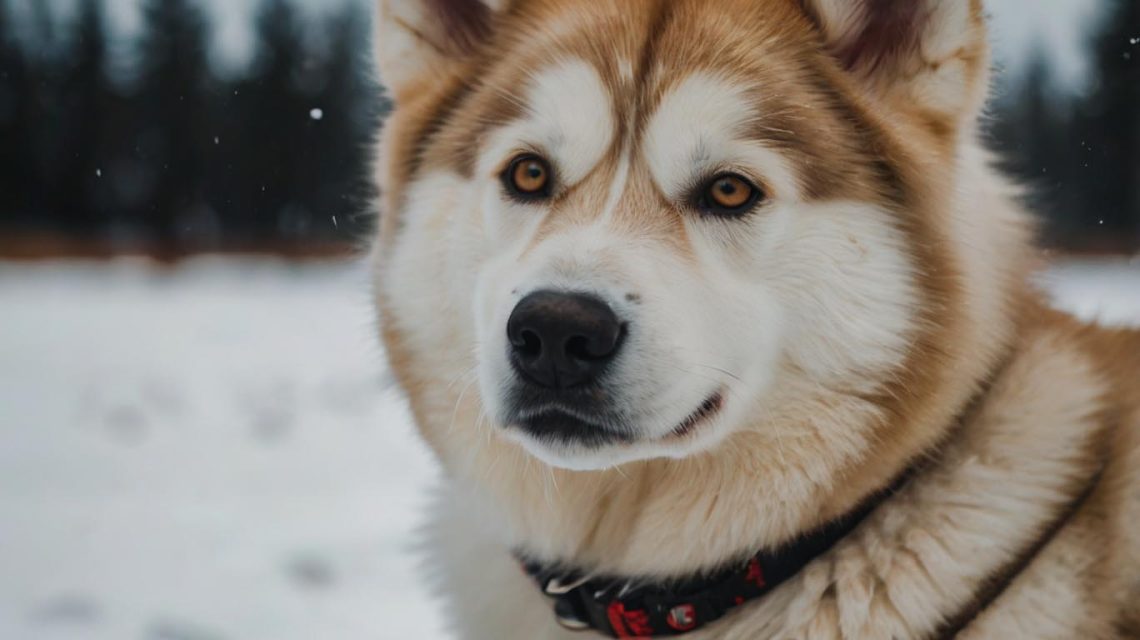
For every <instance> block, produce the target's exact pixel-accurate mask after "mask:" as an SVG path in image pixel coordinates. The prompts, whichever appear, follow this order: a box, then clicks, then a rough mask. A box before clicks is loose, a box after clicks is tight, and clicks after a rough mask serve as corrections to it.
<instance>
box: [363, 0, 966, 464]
mask: <svg viewBox="0 0 1140 640" xmlns="http://www.w3.org/2000/svg"><path fill="white" fill-rule="evenodd" d="M980 4H981V3H980V0H672V1H661V0H514V1H500V2H479V1H477V0H382V1H381V5H380V11H379V21H378V25H379V27H378V35H377V50H378V56H379V61H380V70H381V75H382V79H383V80H384V81H385V82H386V84H387V85H388V86H389V88H390V90H391V92H392V94H393V95H394V97H395V102H396V105H397V110H396V113H395V115H394V117H393V118H392V119H391V120H390V122H389V124H388V125H387V130H386V132H385V140H384V161H383V163H382V168H381V173H382V175H381V183H382V185H383V187H384V189H385V198H386V200H385V212H384V216H385V219H384V221H383V224H382V239H381V241H380V245H379V246H380V247H381V249H380V253H381V256H382V257H381V260H380V267H379V268H380V274H379V280H380V287H379V293H380V299H381V306H382V307H383V308H384V310H385V316H386V317H385V330H386V331H387V332H388V337H389V341H388V342H389V347H390V349H391V350H392V352H393V358H394V359H396V360H397V365H398V369H399V368H402V369H403V372H402V376H403V380H404V383H405V385H406V386H408V387H409V388H411V389H412V390H413V394H414V395H415V394H419V395H421V396H423V397H422V398H420V400H421V402H420V404H421V407H432V406H434V409H427V408H421V410H422V411H429V410H434V411H436V414H437V417H436V418H434V419H430V418H429V419H426V420H421V422H424V421H426V422H429V423H432V422H435V423H442V424H436V426H434V427H433V426H430V425H429V426H427V427H426V428H428V429H434V430H435V433H433V434H430V435H429V439H432V440H433V441H437V442H438V441H441V440H444V439H447V438H448V437H450V435H449V433H448V432H447V430H448V429H453V430H454V429H476V428H478V425H477V424H476V423H477V422H478V421H477V420H467V421H466V423H467V424H463V423H464V421H463V420H459V421H458V422H457V421H456V416H455V412H457V411H459V410H460V409H459V406H460V403H461V402H463V398H464V395H466V394H472V395H477V397H478V400H479V405H480V410H481V411H482V412H483V414H484V418H485V419H486V420H485V422H486V423H488V424H489V425H490V428H491V429H493V430H495V431H497V432H498V434H499V436H501V437H505V438H508V439H511V440H514V441H516V442H518V443H520V444H521V445H522V446H523V447H524V448H525V449H526V450H528V451H529V452H530V453H531V454H533V455H534V456H537V457H538V458H540V459H542V460H544V461H546V462H548V463H550V464H553V465H555V466H559V467H567V468H573V469H595V468H601V467H607V466H611V465H616V464H621V463H624V462H628V461H631V460H638V459H646V458H658V457H672V458H680V457H685V456H689V455H691V454H693V453H695V452H698V451H703V450H708V449H711V448H714V447H716V446H718V445H719V444H720V443H722V442H724V440H725V438H726V436H729V435H730V434H733V433H736V432H740V431H742V430H747V429H758V428H760V429H762V428H764V427H763V426H757V425H763V424H764V423H766V422H767V421H769V420H779V419H781V418H787V417H788V416H792V415H794V412H795V410H796V405H797V403H801V402H806V401H807V399H809V398H810V399H811V402H814V403H815V405H814V406H815V407H816V408H817V409H818V410H822V411H824V412H827V411H835V412H842V411H845V410H847V409H846V407H847V406H848V402H850V403H851V406H858V407H863V406H864V405H867V406H873V407H874V408H875V411H878V418H881V421H883V422H886V421H887V420H888V419H889V417H888V414H890V413H891V412H892V411H901V410H902V405H903V404H905V403H907V402H909V401H911V400H913V399H914V398H913V397H912V395H914V396H915V397H917V395H920V394H922V393H925V391H924V390H925V389H927V388H928V387H930V386H931V385H934V384H936V380H935V376H933V375H926V374H924V373H923V370H924V367H934V366H935V363H936V362H939V363H941V364H944V363H945V359H944V358H943V357H942V356H943V355H944V353H945V349H944V348H942V346H940V345H939V344H938V341H939V340H943V339H949V336H950V335H951V334H950V332H952V331H958V332H959V334H960V332H961V329H962V322H961V321H962V318H960V317H959V316H958V315H956V312H955V311H953V310H952V309H951V307H952V306H953V304H954V297H955V295H957V293H959V289H960V281H961V279H962V278H963V277H964V272H965V271H969V269H971V268H972V267H968V266H964V265H963V261H964V260H966V259H967V257H966V256H965V255H964V253H963V252H964V251H967V250H966V249H961V248H960V246H959V244H961V242H960V240H959V239H958V238H957V235H958V231H959V229H956V228H955V225H957V224H958V222H955V221H954V219H953V215H952V213H951V210H952V209H953V208H954V207H955V206H956V204H955V199H956V198H957V197H958V196H959V193H958V191H959V190H960V186H961V185H962V184H963V181H964V180H968V178H967V177H964V176H963V175H962V174H963V172H962V170H961V169H960V166H961V164H962V162H961V156H962V155H963V154H964V153H967V151H965V150H964V149H965V148H966V147H967V143H968V141H969V140H970V139H972V137H973V127H974V120H975V118H976V117H977V115H978V110H979V109H980V107H981V105H982V103H983V100H984V96H985V93H986V84H987V72H988V67H987V65H988V56H987V46H986V42H985V33H984V32H985V27H984V21H983V17H982V8H981V6H980ZM965 275H970V274H965ZM959 337H961V336H960V335H959ZM428 371H434V372H447V375H449V376H450V377H451V379H450V380H444V379H443V378H442V376H444V374H443V373H429V372H428ZM466 372H472V375H473V376H474V380H471V381H470V382H471V383H472V384H471V385H467V382H468V381H467V380H465V379H464V375H465V373H466ZM468 386H473V387H474V389H475V391H471V390H468V388H467V387H468ZM460 390H462V392H463V393H462V394H460V393H459V392H460ZM821 394H824V395H821ZM824 397H826V398H831V399H832V400H821V398H824ZM858 410H862V409H858ZM448 416H450V423H448V422H449V421H448ZM421 418H423V416H421ZM832 435H833V436H834V437H835V438H836V439H837V440H836V441H837V442H838V443H839V444H837V445H836V446H851V447H855V446H856V445H855V444H853V443H855V442H856V441H869V440H872V439H874V436H873V435H870V434H866V433H864V434H850V433H848V434H832Z"/></svg>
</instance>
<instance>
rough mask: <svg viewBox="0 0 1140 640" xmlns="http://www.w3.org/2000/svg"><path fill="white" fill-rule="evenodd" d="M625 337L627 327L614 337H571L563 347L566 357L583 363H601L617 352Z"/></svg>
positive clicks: (622, 328)
mask: <svg viewBox="0 0 1140 640" xmlns="http://www.w3.org/2000/svg"><path fill="white" fill-rule="evenodd" d="M624 335H625V327H624V326H623V327H621V329H620V330H619V331H618V332H617V333H615V334H613V335H598V336H594V337H588V336H582V335H576V336H572V337H570V339H568V340H567V341H566V343H565V346H564V347H563V348H564V350H565V352H566V355H568V356H570V357H571V358H574V359H575V360H581V361H583V362H601V361H604V360H608V359H609V358H610V357H612V356H613V354H614V351H616V350H617V347H618V344H619V343H620V342H621V340H622V337H623V336H624Z"/></svg>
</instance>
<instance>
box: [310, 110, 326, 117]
mask: <svg viewBox="0 0 1140 640" xmlns="http://www.w3.org/2000/svg"><path fill="white" fill-rule="evenodd" d="M309 117H310V118H312V119H313V120H323V119H324V117H325V111H324V109H313V110H312V111H310V112H309Z"/></svg>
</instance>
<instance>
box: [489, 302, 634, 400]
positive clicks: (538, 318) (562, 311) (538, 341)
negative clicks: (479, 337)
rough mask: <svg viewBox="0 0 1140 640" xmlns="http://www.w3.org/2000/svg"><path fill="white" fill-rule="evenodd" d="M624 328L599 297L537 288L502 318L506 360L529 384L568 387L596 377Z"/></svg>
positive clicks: (611, 358) (612, 352)
mask: <svg viewBox="0 0 1140 640" xmlns="http://www.w3.org/2000/svg"><path fill="white" fill-rule="evenodd" d="M625 333H626V326H625V325H624V324H622V322H621V321H620V320H619V319H618V317H617V315H616V314H614V312H613V310H612V309H611V308H610V307H609V305H607V304H606V303H605V302H604V301H602V300H600V299H598V298H596V297H593V296H589V295H585V294H574V293H559V292H553V291H539V292H536V293H532V294H530V295H528V296H527V297H526V298H524V299H523V300H522V301H521V302H519V304H518V305H517V306H516V307H515V309H514V311H512V312H511V317H510V318H509V319H508V321H507V336H508V340H509V342H510V354H509V358H510V362H511V366H512V367H513V368H514V369H515V371H516V372H517V373H519V374H521V375H522V376H523V378H524V379H525V380H527V381H528V382H530V383H532V384H536V385H539V386H542V387H547V388H551V389H569V388H571V387H575V386H580V385H582V384H585V383H587V382H591V381H594V380H596V379H598V378H599V377H600V376H601V374H602V372H603V371H604V370H605V369H606V367H607V366H608V365H609V363H610V362H611V361H613V360H614V357H615V354H616V353H617V351H618V349H619V348H620V346H621V342H622V339H623V338H624V336H625Z"/></svg>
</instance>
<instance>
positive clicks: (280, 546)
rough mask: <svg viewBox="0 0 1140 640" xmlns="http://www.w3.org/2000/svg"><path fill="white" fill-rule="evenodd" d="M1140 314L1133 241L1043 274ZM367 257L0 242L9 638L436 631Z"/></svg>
mask: <svg viewBox="0 0 1140 640" xmlns="http://www.w3.org/2000/svg"><path fill="white" fill-rule="evenodd" d="M1046 279H1047V282H1048V285H1049V287H1050V288H1051V290H1053V291H1055V292H1056V293H1057V295H1058V296H1059V298H1060V303H1061V304H1062V305H1063V306H1066V307H1067V308H1072V309H1075V310H1077V311H1079V312H1080V313H1082V314H1083V315H1085V316H1086V317H1099V318H1102V319H1105V320H1107V321H1111V322H1140V262H1137V261H1135V260H1134V261H1132V262H1131V263H1127V262H1121V263H1116V264H1112V265H1106V264H1101V263H1070V264H1067V265H1065V266H1063V267H1058V268H1056V269H1054V270H1053V271H1051V272H1050V273H1049V274H1048V276H1047V278H1046ZM375 333H376V332H375V330H374V326H373V320H372V315H371V311H370V309H369V306H368V285H367V277H366V274H365V271H364V269H363V268H362V267H361V266H360V265H344V264H333V265H323V266H313V265H309V266H294V265H289V264H285V263H276V262H267V261H235V260H220V259H207V260H199V261H194V262H190V263H188V264H185V265H183V266H181V267H178V268H176V269H174V270H167V271H163V270H154V269H151V268H147V267H146V266H145V263H139V262H133V261H126V262H116V263H111V264H94V263H72V264H45V265H36V266H29V265H15V264H0V639H3V640H30V639H35V640H38V639H41V638H43V639H57V638H58V639H64V638H67V639H82V640H102V639H106V640H134V639H139V640H247V639H248V640H262V639H264V640H316V639H322V640H323V639H326V638H328V639H335V640H357V639H361V640H363V639H373V638H376V639H403V638H424V639H428V640H433V639H436V638H443V637H444V634H443V632H442V630H441V629H440V627H439V623H438V616H437V615H436V614H435V611H434V608H433V605H432V603H431V600H430V598H429V596H428V594H427V593H426V591H425V590H424V589H423V587H422V585H421V584H420V583H419V582H418V581H417V578H416V573H415V568H414V561H413V559H412V558H411V554H410V549H411V548H412V545H413V541H414V540H415V535H414V528H415V526H416V524H417V520H418V515H417V513H418V511H419V509H420V507H421V506H422V505H423V503H424V502H425V494H426V491H427V488H428V486H429V485H430V483H431V479H432V477H433V475H434V471H433V468H432V463H431V461H430V458H429V456H428V455H427V453H426V452H425V450H424V448H423V447H422V446H421V445H420V444H419V442H418V441H417V440H416V439H415V438H414V436H413V430H412V427H411V426H410V424H409V418H408V415H407V409H406V407H405V405H404V403H403V401H402V400H401V398H400V397H399V394H398V393H397V392H396V390H395V389H393V388H392V384H391V378H390V377H389V376H388V375H386V374H385V372H384V367H383V364H382V362H383V358H382V353H381V350H380V348H379V347H378V346H377V341H376V339H375V337H374V336H375Z"/></svg>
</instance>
